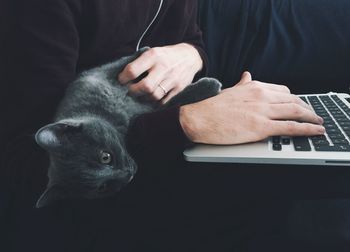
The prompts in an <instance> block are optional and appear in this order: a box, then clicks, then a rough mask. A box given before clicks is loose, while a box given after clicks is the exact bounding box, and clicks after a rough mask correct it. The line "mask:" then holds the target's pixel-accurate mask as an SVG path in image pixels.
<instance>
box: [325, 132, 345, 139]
mask: <svg viewBox="0 0 350 252" xmlns="http://www.w3.org/2000/svg"><path fill="white" fill-rule="evenodd" d="M328 136H329V138H330V139H331V140H334V139H345V136H344V135H343V134H342V133H340V134H329V135H328Z"/></svg>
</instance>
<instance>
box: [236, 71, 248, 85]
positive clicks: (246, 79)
mask: <svg viewBox="0 0 350 252" xmlns="http://www.w3.org/2000/svg"><path fill="white" fill-rule="evenodd" d="M250 81H252V75H251V74H250V73H249V72H248V71H245V72H244V73H243V74H242V77H241V80H240V81H239V82H238V83H237V84H236V85H235V86H240V85H243V84H245V83H247V82H250Z"/></svg>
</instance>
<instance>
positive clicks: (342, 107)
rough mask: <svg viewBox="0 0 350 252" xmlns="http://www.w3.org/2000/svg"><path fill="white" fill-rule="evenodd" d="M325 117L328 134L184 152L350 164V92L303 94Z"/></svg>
mask: <svg viewBox="0 0 350 252" xmlns="http://www.w3.org/2000/svg"><path fill="white" fill-rule="evenodd" d="M300 97H301V99H303V100H304V101H305V102H307V103H308V104H309V105H311V106H312V108H313V109H314V111H315V112H316V114H318V115H319V116H321V117H322V118H323V119H324V126H325V128H326V134H325V135H321V136H313V137H286V136H275V137H271V138H269V139H266V140H264V141H261V142H256V143H248V144H239V145H232V146H218V145H203V144H198V145H195V146H194V147H191V148H189V149H187V150H185V151H184V157H185V159H186V160H187V161H190V162H215V163H257V164H258V163H260V164H295V165H336V166H350V95H349V94H343V93H332V92H331V93H328V94H311V95H300Z"/></svg>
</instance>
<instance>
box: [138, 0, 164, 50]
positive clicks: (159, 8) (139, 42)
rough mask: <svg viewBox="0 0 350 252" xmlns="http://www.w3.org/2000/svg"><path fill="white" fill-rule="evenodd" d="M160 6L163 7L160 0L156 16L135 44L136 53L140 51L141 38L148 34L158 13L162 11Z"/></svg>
mask: <svg viewBox="0 0 350 252" xmlns="http://www.w3.org/2000/svg"><path fill="white" fill-rule="evenodd" d="M162 5H163V0H160V3H159V7H158V10H157V13H156V15H154V18H153V19H152V21H151V23H150V24H149V25H148V26H147V28H146V30H145V31H144V32H143V34H142V35H141V37H140V39H139V41H138V42H137V45H136V51H138V50H139V49H140V44H141V41H142V39H143V37H144V36H145V35H146V33H147V32H148V30H149V28H151V26H152V25H153V23H154V21H156V19H157V17H158V15H159V12H160V10H161V9H162Z"/></svg>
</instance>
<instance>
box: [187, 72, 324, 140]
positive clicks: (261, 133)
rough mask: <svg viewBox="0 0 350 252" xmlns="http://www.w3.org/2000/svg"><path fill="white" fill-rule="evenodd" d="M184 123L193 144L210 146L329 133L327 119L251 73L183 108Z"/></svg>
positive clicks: (284, 90) (286, 90) (286, 91)
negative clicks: (219, 92)
mask: <svg viewBox="0 0 350 252" xmlns="http://www.w3.org/2000/svg"><path fill="white" fill-rule="evenodd" d="M180 123H181V126H182V128H183V129H184V131H185V134H186V135H187V136H188V138H189V139H190V140H191V141H193V142H196V143H208V144H239V143H247V142H255V141H260V140H263V139H265V138H267V137H269V136H277V135H285V136H287V135H288V136H299V135H305V136H308V135H321V134H324V132H325V129H324V127H323V126H321V124H322V123H323V119H322V118H321V117H319V116H317V115H316V114H315V113H314V112H313V111H312V110H311V108H310V107H309V106H308V105H307V104H306V103H304V102H303V101H302V100H301V99H300V98H298V97H297V96H296V95H292V94H290V91H289V89H288V88H287V87H286V86H281V85H275V84H267V83H262V82H258V81H252V79H251V75H250V73H248V72H245V73H244V74H243V76H242V79H241V81H240V82H239V83H238V84H236V85H235V86H234V87H232V88H228V89H226V90H224V91H222V92H221V94H219V95H217V96H215V97H212V98H209V99H206V100H204V101H201V102H198V103H194V104H189V105H185V106H183V107H181V108H180Z"/></svg>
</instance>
